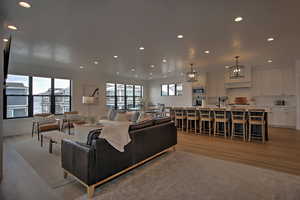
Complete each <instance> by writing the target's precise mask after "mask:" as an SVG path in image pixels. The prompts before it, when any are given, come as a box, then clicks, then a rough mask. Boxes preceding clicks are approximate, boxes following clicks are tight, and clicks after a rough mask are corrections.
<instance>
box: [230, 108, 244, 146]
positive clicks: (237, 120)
mask: <svg viewBox="0 0 300 200" xmlns="http://www.w3.org/2000/svg"><path fill="white" fill-rule="evenodd" d="M231 125H232V128H231V139H233V137H236V136H242V137H243V138H244V141H246V138H247V119H246V110H245V109H238V110H232V111H231ZM236 125H241V126H242V127H243V130H242V134H240V132H238V131H236V128H235V126H236Z"/></svg>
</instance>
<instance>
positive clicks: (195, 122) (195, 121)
mask: <svg viewBox="0 0 300 200" xmlns="http://www.w3.org/2000/svg"><path fill="white" fill-rule="evenodd" d="M194 124H195V134H197V119H196V120H194Z"/></svg>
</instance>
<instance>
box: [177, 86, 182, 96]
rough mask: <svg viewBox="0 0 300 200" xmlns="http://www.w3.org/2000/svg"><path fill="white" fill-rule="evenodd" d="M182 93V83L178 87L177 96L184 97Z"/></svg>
mask: <svg viewBox="0 0 300 200" xmlns="http://www.w3.org/2000/svg"><path fill="white" fill-rule="evenodd" d="M182 91H183V87H182V83H179V84H177V85H176V95H177V96H182Z"/></svg>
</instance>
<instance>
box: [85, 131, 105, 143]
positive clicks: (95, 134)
mask: <svg viewBox="0 0 300 200" xmlns="http://www.w3.org/2000/svg"><path fill="white" fill-rule="evenodd" d="M101 130H102V129H96V130H92V131H90V132H89V134H88V136H87V141H86V144H87V145H92V142H93V140H96V139H98V138H99V135H100V134H101Z"/></svg>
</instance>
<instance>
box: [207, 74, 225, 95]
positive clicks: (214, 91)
mask: <svg viewBox="0 0 300 200" xmlns="http://www.w3.org/2000/svg"><path fill="white" fill-rule="evenodd" d="M206 86H207V87H206V95H207V96H208V97H219V96H225V94H226V92H225V87H224V72H209V73H208V74H207V85H206Z"/></svg>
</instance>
